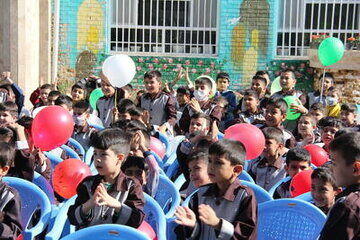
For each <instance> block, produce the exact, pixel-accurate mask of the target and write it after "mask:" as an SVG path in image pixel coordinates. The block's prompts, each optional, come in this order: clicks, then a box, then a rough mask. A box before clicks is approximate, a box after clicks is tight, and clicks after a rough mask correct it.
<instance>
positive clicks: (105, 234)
mask: <svg viewBox="0 0 360 240" xmlns="http://www.w3.org/2000/svg"><path fill="white" fill-rule="evenodd" d="M88 239H96V240H149V238H148V237H147V236H146V235H145V234H144V233H142V232H140V231H138V230H136V229H134V228H132V227H128V226H124V225H119V224H101V225H96V226H92V227H87V228H84V229H81V230H78V231H76V232H74V233H72V234H70V235H67V236H66V237H64V238H62V240H88Z"/></svg>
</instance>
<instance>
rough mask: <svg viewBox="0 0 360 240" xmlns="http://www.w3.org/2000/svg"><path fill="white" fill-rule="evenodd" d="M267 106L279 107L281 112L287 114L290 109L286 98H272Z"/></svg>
mask: <svg viewBox="0 0 360 240" xmlns="http://www.w3.org/2000/svg"><path fill="white" fill-rule="evenodd" d="M267 106H273V107H274V108H278V109H280V111H281V114H286V112H287V110H288V105H287V103H286V102H285V100H283V99H281V98H270V99H269V101H268V103H267Z"/></svg>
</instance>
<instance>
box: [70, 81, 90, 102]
mask: <svg viewBox="0 0 360 240" xmlns="http://www.w3.org/2000/svg"><path fill="white" fill-rule="evenodd" d="M71 98H72V99H73V101H74V102H77V101H81V100H86V99H87V88H86V85H85V84H83V83H81V82H77V83H75V84H74V85H73V86H72V87H71Z"/></svg>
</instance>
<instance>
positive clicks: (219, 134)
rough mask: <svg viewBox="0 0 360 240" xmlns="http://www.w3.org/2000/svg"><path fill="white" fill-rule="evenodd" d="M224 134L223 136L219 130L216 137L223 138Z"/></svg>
mask: <svg viewBox="0 0 360 240" xmlns="http://www.w3.org/2000/svg"><path fill="white" fill-rule="evenodd" d="M224 136H225V135H224V134H223V133H222V132H219V133H218V135H217V137H218V139H219V140H221V139H223V138H224Z"/></svg>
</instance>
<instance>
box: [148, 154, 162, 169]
mask: <svg viewBox="0 0 360 240" xmlns="http://www.w3.org/2000/svg"><path fill="white" fill-rule="evenodd" d="M150 154H151V155H153V156H154V158H155V160H156V162H157V163H158V165H159V167H160V168H163V165H164V163H163V161H162V159H161V157H160V156H159V155H157V154H156V153H155V152H153V151H150Z"/></svg>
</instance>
